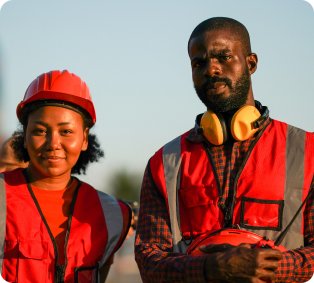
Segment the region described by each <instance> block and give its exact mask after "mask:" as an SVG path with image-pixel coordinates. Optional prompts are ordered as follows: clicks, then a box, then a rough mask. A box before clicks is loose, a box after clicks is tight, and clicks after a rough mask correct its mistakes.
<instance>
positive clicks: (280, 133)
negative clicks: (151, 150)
mask: <svg viewBox="0 0 314 283" xmlns="http://www.w3.org/2000/svg"><path fill="white" fill-rule="evenodd" d="M192 131H193V130H192ZM190 134H191V131H189V132H187V133H185V134H183V135H182V136H179V137H178V138H176V139H174V140H173V141H171V142H169V143H168V144H166V145H165V146H164V147H163V148H161V149H160V150H159V151H157V152H156V153H155V155H154V156H153V157H152V158H151V159H150V170H151V173H152V177H153V180H154V182H155V184H156V186H157V187H158V188H159V190H160V192H161V193H162V195H163V196H164V198H165V200H166V202H167V205H168V210H169V217H170V223H171V231H172V237H173V245H174V251H176V252H185V251H186V249H187V244H189V243H190V242H191V240H193V239H195V238H196V237H197V236H199V235H202V234H204V233H208V232H213V231H216V230H219V229H222V228H226V227H235V226H239V227H241V228H242V229H246V230H249V231H252V232H255V233H257V234H259V235H262V236H266V237H267V238H269V239H271V240H275V239H276V237H277V236H278V235H279V234H280V232H281V231H282V230H283V229H284V228H285V227H286V226H287V225H288V223H289V221H290V220H291V219H292V217H293V215H294V214H295V212H296V211H297V210H298V208H299V207H300V206H301V204H302V201H303V200H304V198H305V197H306V195H307V194H308V192H309V189H310V186H311V181H312V178H313V176H314V148H313V147H314V134H313V133H308V132H305V131H303V130H300V129H298V128H295V127H292V126H289V125H287V124H285V123H282V122H279V121H272V122H271V123H270V124H269V125H268V126H267V127H266V128H265V129H264V131H263V133H260V135H259V136H258V137H257V138H256V140H255V141H254V145H253V146H251V147H250V150H249V152H248V154H247V156H246V159H245V161H244V164H243V165H242V167H241V169H240V170H239V172H238V173H237V176H236V179H235V182H234V188H233V190H232V191H233V201H232V204H231V205H230V207H228V208H227V211H226V212H225V213H223V212H222V210H221V208H220V207H219V205H218V201H219V196H220V195H221V193H222V192H220V191H219V188H218V185H217V180H216V177H215V173H214V170H213V168H212V164H211V161H210V160H209V157H208V154H207V152H206V149H205V147H204V144H203V143H202V142H191V141H190V140H189V138H188V137H189V136H190ZM282 245H283V246H285V247H286V248H288V249H293V248H298V247H300V246H302V245H303V213H299V214H298V216H297V218H296V220H295V221H294V222H293V225H292V226H291V227H290V229H289V232H288V234H287V235H286V236H285V238H284V240H283V242H282Z"/></svg>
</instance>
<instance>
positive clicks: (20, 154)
mask: <svg viewBox="0 0 314 283" xmlns="http://www.w3.org/2000/svg"><path fill="white" fill-rule="evenodd" d="M32 108H33V107H32ZM30 112H31V111H28V112H27V114H29V113H30ZM83 113H84V111H81V114H82V117H83V121H84V127H89V125H90V124H91V122H90V119H89V118H87V116H86V115H84V114H83ZM27 116H28V115H27ZM22 124H23V129H22V130H17V131H15V132H14V133H13V134H12V142H11V146H12V148H13V150H14V154H15V157H16V159H17V160H18V161H24V162H28V161H29V160H30V158H29V155H28V152H27V150H26V148H25V147H24V140H25V136H24V134H25V131H26V127H27V118H26V119H24V120H23V122H22ZM101 157H104V151H103V150H102V149H101V147H100V144H99V142H98V139H97V137H96V135H95V134H91V133H89V134H88V147H87V149H86V150H85V151H81V154H80V156H79V158H78V160H77V162H76V164H75V165H74V167H73V168H72V171H71V173H73V174H79V175H80V174H86V170H87V166H88V164H89V163H93V162H97V161H98V160H99V159H100V158H101Z"/></svg>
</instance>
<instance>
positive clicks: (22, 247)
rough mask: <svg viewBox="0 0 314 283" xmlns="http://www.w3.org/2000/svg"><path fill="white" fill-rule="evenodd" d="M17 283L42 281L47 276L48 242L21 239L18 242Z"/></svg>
mask: <svg viewBox="0 0 314 283" xmlns="http://www.w3.org/2000/svg"><path fill="white" fill-rule="evenodd" d="M18 245H19V248H18V249H19V259H18V271H17V274H18V275H17V277H18V280H17V282H18V283H28V282H29V283H30V282H32V283H43V282H46V278H47V277H48V275H47V273H48V262H47V258H48V242H46V241H43V242H41V241H35V240H21V241H20V242H19V244H18Z"/></svg>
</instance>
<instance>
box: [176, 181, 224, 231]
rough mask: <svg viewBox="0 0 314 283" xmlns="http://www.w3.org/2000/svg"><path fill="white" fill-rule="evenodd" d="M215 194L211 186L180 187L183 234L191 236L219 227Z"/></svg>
mask: <svg viewBox="0 0 314 283" xmlns="http://www.w3.org/2000/svg"><path fill="white" fill-rule="evenodd" d="M215 194H216V192H215V191H213V188H212V187H211V186H209V187H205V186H193V187H189V188H180V190H179V198H180V204H179V207H180V219H181V222H180V225H181V230H182V232H183V236H187V237H192V236H196V235H198V234H201V233H204V232H206V231H210V230H212V229H220V228H221V225H220V217H221V212H220V209H219V208H218V205H217V203H218V196H216V195H215Z"/></svg>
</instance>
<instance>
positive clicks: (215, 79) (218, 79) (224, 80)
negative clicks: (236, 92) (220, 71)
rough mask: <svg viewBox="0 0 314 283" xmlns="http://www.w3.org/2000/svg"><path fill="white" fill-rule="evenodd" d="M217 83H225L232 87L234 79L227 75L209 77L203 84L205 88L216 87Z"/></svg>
mask: <svg viewBox="0 0 314 283" xmlns="http://www.w3.org/2000/svg"><path fill="white" fill-rule="evenodd" d="M215 83H225V84H226V85H227V86H228V87H230V88H232V81H231V80H230V79H228V78H225V77H209V78H208V79H207V80H206V82H205V83H204V85H203V88H206V89H208V88H214V84H215Z"/></svg>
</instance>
